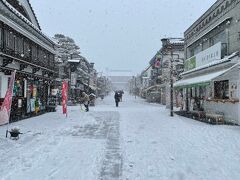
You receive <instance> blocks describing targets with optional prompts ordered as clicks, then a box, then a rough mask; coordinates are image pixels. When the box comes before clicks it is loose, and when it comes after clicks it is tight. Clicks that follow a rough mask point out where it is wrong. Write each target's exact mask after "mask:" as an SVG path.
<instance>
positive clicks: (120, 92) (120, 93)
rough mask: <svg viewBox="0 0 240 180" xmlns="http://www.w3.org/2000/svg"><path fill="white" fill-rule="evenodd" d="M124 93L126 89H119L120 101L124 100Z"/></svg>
mask: <svg viewBox="0 0 240 180" xmlns="http://www.w3.org/2000/svg"><path fill="white" fill-rule="evenodd" d="M123 94H124V91H123V90H121V91H119V96H120V101H121V102H122V97H123Z"/></svg>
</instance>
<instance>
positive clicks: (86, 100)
mask: <svg viewBox="0 0 240 180" xmlns="http://www.w3.org/2000/svg"><path fill="white" fill-rule="evenodd" d="M80 102H81V103H83V105H84V106H85V108H86V109H85V111H86V112H88V111H89V96H88V95H87V94H86V93H85V92H82V94H81V96H80Z"/></svg>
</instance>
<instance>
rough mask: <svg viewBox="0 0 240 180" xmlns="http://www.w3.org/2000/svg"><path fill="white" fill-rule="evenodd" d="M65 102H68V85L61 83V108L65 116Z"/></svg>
mask: <svg viewBox="0 0 240 180" xmlns="http://www.w3.org/2000/svg"><path fill="white" fill-rule="evenodd" d="M67 101H68V83H67V82H66V81H63V83H62V107H63V114H66V116H67Z"/></svg>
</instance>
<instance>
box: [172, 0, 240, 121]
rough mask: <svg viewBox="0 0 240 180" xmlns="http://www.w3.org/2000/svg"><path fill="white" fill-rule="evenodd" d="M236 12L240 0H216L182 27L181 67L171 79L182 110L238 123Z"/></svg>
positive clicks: (239, 20) (239, 34)
mask: <svg viewBox="0 0 240 180" xmlns="http://www.w3.org/2000/svg"><path fill="white" fill-rule="evenodd" d="M239 12H240V0H218V1H216V2H215V3H214V4H213V5H212V6H211V7H210V8H209V9H208V10H207V11H206V12H205V13H204V14H203V15H202V16H201V17H200V18H199V19H198V20H197V21H196V22H194V23H193V24H192V25H191V26H190V27H189V28H188V29H187V30H186V31H185V33H184V38H185V69H184V72H183V73H182V74H181V76H182V80H180V81H178V82H177V83H175V87H176V88H177V89H179V91H180V95H179V99H180V101H182V103H181V104H182V110H185V111H188V112H197V114H198V115H199V114H202V113H203V112H204V113H203V114H205V116H206V118H207V120H209V121H215V122H216V121H218V120H221V121H222V120H223V119H224V121H225V122H232V123H237V124H240V106H239V97H240V88H239V87H240V81H239V77H240V76H239V75H240V74H239V65H238V63H239V62H240V58H239V50H240V13H239ZM198 118H201V117H198Z"/></svg>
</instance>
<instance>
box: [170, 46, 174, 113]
mask: <svg viewBox="0 0 240 180" xmlns="http://www.w3.org/2000/svg"><path fill="white" fill-rule="evenodd" d="M170 110H171V113H170V116H172V117H173V48H172V46H171V67H170Z"/></svg>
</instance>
